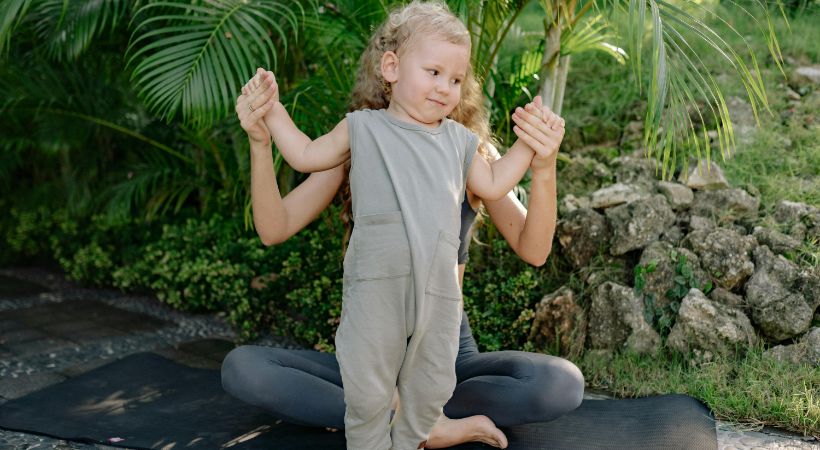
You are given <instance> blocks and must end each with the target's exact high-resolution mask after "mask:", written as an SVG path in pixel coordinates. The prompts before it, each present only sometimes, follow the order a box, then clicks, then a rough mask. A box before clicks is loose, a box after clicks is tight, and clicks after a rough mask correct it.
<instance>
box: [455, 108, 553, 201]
mask: <svg viewBox="0 0 820 450" xmlns="http://www.w3.org/2000/svg"><path fill="white" fill-rule="evenodd" d="M513 120H514V121H515V123H516V126H515V127H513V131H515V134H516V135H517V136H518V137H519V139H518V140H516V141H515V143H514V144H513V146H512V147H510V149H509V151H507V154H506V155H504V156H503V157H502V158H501V159H498V160H495V161H493V162H492V163H491V162H488V161H487V160H486V159H484V158H474V159H473V163H472V164H471V165H470V170H469V172H467V188H468V189H469V190H470V191H472V192H473V193H474V194H476V195H478V196H479V197H481V198H483V199H486V200H498V199H500V198H502V197H504V195H506V194H507V192H509V191H510V190H511V189H512V188H513V187H515V185H516V184H517V183H518V182H519V181H520V180H521V178H522V177H523V176H524V173H526V171H527V168H528V167H529V166H530V163H531V162H532V160H533V156H534V154H535V153H536V151H537V152H538V153H539V155H541V154H542V153H543V155H542V156H545V157H547V156H550V157H554V153H555V152H556V151H557V149H558V146H559V145H560V143H561V138H562V137H563V134H564V133H563V119H561V118H560V117H558V116H557V115H556V114H554V113H553V112H552V111H549V109H543V110H542V108H541V99H540V97H536V100H535V103H529V104H527V105H526V107H525V108H520V107H519V108H517V109H516V111H515V113H514V114H513ZM542 121H543V122H544V123H546V124H547V125H549V126H550V127H554V128H553V129H557V128H558V127H559V126H560V130H559V131H558V133H560V137H557V138H552V137H551V138H550V139H549V140H548V141H549V142H547V143H546V145H542V144H541V143H539V142H536V141H535V140H534V139H535V138H534V137H533V136H534V134H535V133H534V131H535V130H536V129H537V127H538V125H542V123H541V122H542ZM556 134H557V133H556Z"/></svg>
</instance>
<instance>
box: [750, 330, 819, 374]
mask: <svg viewBox="0 0 820 450" xmlns="http://www.w3.org/2000/svg"><path fill="white" fill-rule="evenodd" d="M763 357H764V358H771V359H774V360H777V361H780V362H783V363H792V364H801V363H806V364H810V365H813V366H820V327H814V328H812V329H811V330H809V332H808V333H806V334H805V335H803V337H802V338H801V339H800V341H799V342H797V343H795V344H791V345H777V346H775V347H772V348H770V349H769V350H766V351H765V352H763Z"/></svg>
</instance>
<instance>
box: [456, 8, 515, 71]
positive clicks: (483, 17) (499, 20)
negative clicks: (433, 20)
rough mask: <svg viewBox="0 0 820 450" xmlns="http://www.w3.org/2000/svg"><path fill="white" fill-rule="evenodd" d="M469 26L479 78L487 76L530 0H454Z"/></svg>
mask: <svg viewBox="0 0 820 450" xmlns="http://www.w3.org/2000/svg"><path fill="white" fill-rule="evenodd" d="M450 3H451V7H452V9H453V10H454V11H455V12H456V13H458V14H459V16H460V17H461V19H462V20H463V21H464V23H465V24H466V25H467V29H468V30H470V35H471V38H472V53H473V54H472V63H473V70H474V71H475V75H476V78H477V79H478V80H480V81H482V82H483V81H484V80H487V79H488V77H489V76H490V72H491V71H492V70H493V67H494V66H495V64H496V63H497V60H498V52H499V51H501V44H502V43H503V42H504V38H505V37H506V36H507V34H508V33H509V32H510V29H511V28H512V26H513V24H514V23H515V20H516V19H517V18H518V16H519V15H520V14H521V11H523V10H524V7H525V6H527V4H528V3H529V0H488V1H481V2H476V1H467V0H459V1H451V2H450Z"/></svg>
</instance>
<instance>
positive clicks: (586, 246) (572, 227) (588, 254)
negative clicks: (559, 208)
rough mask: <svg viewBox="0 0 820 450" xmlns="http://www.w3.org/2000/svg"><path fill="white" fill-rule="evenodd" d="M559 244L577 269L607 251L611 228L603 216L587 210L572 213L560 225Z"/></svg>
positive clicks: (558, 231)
mask: <svg viewBox="0 0 820 450" xmlns="http://www.w3.org/2000/svg"><path fill="white" fill-rule="evenodd" d="M557 233H558V242H559V243H560V244H561V248H562V249H563V250H564V254H566V255H567V257H568V258H569V260H570V262H571V263H572V265H573V266H574V267H575V268H576V269H577V268H579V267H583V266H585V265H587V263H589V261H590V259H592V257H593V256H595V255H597V254H598V253H600V252H602V251H605V250H606V245H607V243H608V242H609V235H610V231H609V227H608V226H607V222H606V219H605V218H604V216H603V215H601V214H599V213H597V212H595V211H593V210H591V209H587V208H581V209H577V210H575V211H572V212H570V213H569V214H567V215H566V217H565V218H564V219H562V220H561V221H560V222H559V223H558V230H557Z"/></svg>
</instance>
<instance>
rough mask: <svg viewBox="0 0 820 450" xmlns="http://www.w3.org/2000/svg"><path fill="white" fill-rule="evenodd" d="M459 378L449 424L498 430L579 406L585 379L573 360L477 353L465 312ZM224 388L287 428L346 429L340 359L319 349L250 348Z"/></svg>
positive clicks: (225, 372)
mask: <svg viewBox="0 0 820 450" xmlns="http://www.w3.org/2000/svg"><path fill="white" fill-rule="evenodd" d="M460 334H461V335H460V342H459V352H458V358H457V360H456V378H457V380H458V384H457V385H456V389H455V392H453V396H452V398H450V400H449V401H448V402H447V404H446V405H444V413H445V414H446V415H447V417H449V418H451V419H459V418H463V417H469V416H474V415H479V414H483V415H485V416H487V417H489V418H490V419H492V421H493V422H495V424H496V425H498V426H503V427H506V426H512V425H520V424H524V423H532V422H546V421H549V420H552V419H555V418H557V417H559V416H561V415H563V414H565V413H567V412H569V411H572V410H573V409H575V408H577V407H578V405H580V404H581V398H582V397H583V393H584V378H583V375H582V374H581V371H580V370H578V367H576V366H575V365H574V364H572V363H571V362H569V361H567V360H565V359H563V358H558V357H555V356H549V355H543V354H540V353H528V352H519V351H501V352H489V353H479V352H478V348H477V347H476V344H475V340H474V339H473V336H472V331H471V330H470V324H469V322H468V320H467V315H466V314H463V313H462V320H461V333H460ZM222 387H223V388H224V389H225V391H226V392H228V393H229V394H231V395H232V396H234V397H236V398H238V399H240V400H242V401H244V402H246V403H250V404H252V405H255V406H259V407H261V408H263V409H266V410H267V411H269V412H270V413H271V414H273V415H274V416H275V417H276V418H278V419H281V420H284V421H286V422H289V423H294V424H299V425H307V426H315V427H333V428H338V429H343V428H344V414H345V403H344V395H343V393H342V377H341V375H340V374H339V364H338V363H337V362H336V356H335V355H333V354H331V353H321V352H316V351H313V350H288V349H281V348H272V347H260V346H255V345H244V346H241V347H237V348H235V349H233V350H232V351H231V352H230V353H228V355H227V356H226V357H225V361H224V362H223V363H222Z"/></svg>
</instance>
